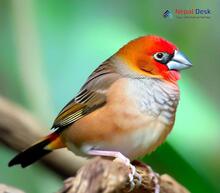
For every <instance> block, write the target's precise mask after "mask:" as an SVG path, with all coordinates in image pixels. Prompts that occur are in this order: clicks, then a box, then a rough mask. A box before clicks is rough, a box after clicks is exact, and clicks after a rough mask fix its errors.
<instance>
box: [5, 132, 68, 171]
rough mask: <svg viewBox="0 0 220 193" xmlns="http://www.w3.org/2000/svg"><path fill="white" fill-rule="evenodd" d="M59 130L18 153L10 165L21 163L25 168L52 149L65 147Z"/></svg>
mask: <svg viewBox="0 0 220 193" xmlns="http://www.w3.org/2000/svg"><path fill="white" fill-rule="evenodd" d="M57 131H59V130H57ZM57 131H55V132H54V133H52V134H50V135H48V136H47V137H45V138H44V139H42V140H40V141H39V142H37V143H35V144H33V145H32V146H31V147H29V148H27V149H26V150H24V151H23V152H21V153H19V154H18V155H16V156H15V157H14V158H13V159H12V160H11V161H10V162H9V163H8V166H9V167H11V166H14V165H17V164H20V165H21V167H23V168H25V167H27V166H29V165H31V164H32V163H34V162H35V161H37V160H38V159H40V158H42V157H43V156H45V155H47V154H48V153H50V152H51V151H52V150H54V149H58V148H63V147H65V145H64V144H63V143H62V141H61V139H60V132H57Z"/></svg>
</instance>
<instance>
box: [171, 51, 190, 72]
mask: <svg viewBox="0 0 220 193" xmlns="http://www.w3.org/2000/svg"><path fill="white" fill-rule="evenodd" d="M191 66H192V64H191V62H190V61H189V60H188V59H187V57H186V56H185V55H184V54H183V53H181V52H180V51H177V50H175V52H174V55H173V58H172V59H171V60H170V61H169V62H168V63H167V67H168V68H169V70H177V71H180V70H183V69H187V68H190V67H191Z"/></svg>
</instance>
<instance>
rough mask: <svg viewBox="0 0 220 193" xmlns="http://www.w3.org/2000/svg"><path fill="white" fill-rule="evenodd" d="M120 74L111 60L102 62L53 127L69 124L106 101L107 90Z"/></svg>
mask: <svg viewBox="0 0 220 193" xmlns="http://www.w3.org/2000/svg"><path fill="white" fill-rule="evenodd" d="M118 78H120V75H119V74H118V73H116V72H115V70H114V68H113V67H112V66H111V63H110V62H109V61H106V62H104V63H103V64H101V65H100V66H99V67H98V68H97V69H96V70H95V71H94V72H93V73H92V74H91V75H90V76H89V78H88V80H87V81H86V83H85V84H84V85H83V87H82V88H81V90H80V92H79V93H78V95H77V96H76V97H75V98H73V99H72V100H71V101H70V102H69V103H68V104H67V105H66V106H65V107H64V108H63V109H62V111H61V112H60V113H59V115H58V116H57V118H56V119H55V121H54V123H53V126H52V128H60V127H65V126H68V125H70V124H72V123H74V122H75V121H77V120H79V119H80V118H82V117H84V116H85V115H87V114H89V113H91V112H93V111H94V110H96V109H98V108H100V107H102V106H103V105H104V104H105V103H106V91H107V90H108V88H109V87H110V86H111V84H112V83H113V82H115V81H116V80H117V79H118Z"/></svg>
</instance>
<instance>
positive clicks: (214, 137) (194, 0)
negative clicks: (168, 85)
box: [0, 0, 220, 193]
mask: <svg viewBox="0 0 220 193" xmlns="http://www.w3.org/2000/svg"><path fill="white" fill-rule="evenodd" d="M192 8H203V9H206V8H209V9H210V10H211V13H212V14H211V18H210V19H195V18H194V19H177V18H175V17H174V18H172V19H167V18H163V16H162V14H163V12H164V11H165V10H167V9H168V10H170V11H175V9H192ZM219 10H220V1H217V0H212V1H207V0H191V1H189V0H185V1H178V0H176V1H173V0H166V1H164V0H148V1H147V0H137V1H133V0H111V1H103V0H91V1H89V0H85V1H80V0H65V1H61V0H0V94H1V95H2V96H4V97H7V98H8V99H10V100H12V101H14V102H16V103H18V104H20V105H22V106H23V107H25V108H26V109H28V110H29V111H30V112H32V113H33V114H34V115H35V116H36V117H37V118H38V119H39V120H40V121H41V122H42V123H44V124H45V125H48V128H49V127H50V126H51V123H52V122H53V118H54V117H55V116H56V114H57V113H58V112H59V110H60V109H61V108H62V107H63V106H64V105H65V104H66V103H67V102H68V101H69V100H70V99H71V98H72V97H73V96H74V95H75V94H76V92H77V91H78V90H79V88H80V87H81V86H82V84H83V82H84V81H85V80H86V78H87V76H88V75H89V74H90V73H91V71H92V70H93V69H95V68H96V67H97V66H98V65H99V64H100V63H101V62H102V61H104V60H105V59H106V58H108V57H109V56H111V55H112V54H113V53H114V52H115V51H117V50H118V49H119V48H120V47H121V46H122V45H123V44H125V43H126V42H128V41H129V40H131V39H133V38H136V37H138V36H141V35H145V34H157V35H160V36H163V37H165V38H166V39H168V40H170V41H172V42H174V43H175V44H177V45H178V47H179V48H180V49H181V50H182V51H183V52H184V53H185V54H186V55H187V56H188V57H189V58H190V59H191V61H192V63H193V65H194V66H193V68H191V69H190V70H187V71H184V72H183V73H182V79H181V81H180V87H181V101H180V105H179V108H178V112H177V120H176V124H175V127H174V129H173V131H172V133H171V134H170V136H169V137H168V140H167V141H168V142H167V143H165V144H164V145H162V146H161V147H160V148H158V150H157V151H156V152H154V153H152V154H151V155H150V156H147V157H145V158H144V160H145V161H146V162H147V163H149V164H150V165H152V167H153V169H154V170H155V171H157V172H159V173H168V174H170V175H171V176H173V177H174V178H176V179H177V180H178V181H179V182H180V183H182V184H184V185H185V186H186V187H187V188H188V189H190V190H191V191H192V192H194V193H216V192H220V154H219V147H220V130H219V129H220V128H219V120H220V110H219V109H220V108H219V107H220V103H219V98H220V89H219V83H220V76H219V70H220V65H219V53H220V49H219V45H220V25H219V20H220V11H219ZM0 153H1V155H0V183H7V184H11V185H14V186H17V187H20V188H22V189H24V190H25V191H27V192H28V193H46V192H55V191H56V190H58V188H59V187H61V186H62V180H61V179H60V178H59V177H58V176H57V175H56V174H54V173H52V172H49V171H48V170H46V169H45V168H44V167H43V166H42V165H40V164H39V163H37V164H34V165H33V166H31V167H29V168H27V169H20V168H13V169H12V168H10V169H9V168H8V167H7V162H8V160H10V158H11V157H12V156H13V155H14V154H15V152H12V151H11V150H9V149H7V148H6V147H4V146H1V147H0Z"/></svg>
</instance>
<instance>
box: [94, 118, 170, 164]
mask: <svg viewBox="0 0 220 193" xmlns="http://www.w3.org/2000/svg"><path fill="white" fill-rule="evenodd" d="M169 131H170V127H168V126H166V125H164V124H163V123H161V122H160V121H158V120H155V121H153V122H151V123H150V124H148V125H146V127H143V128H136V129H135V130H133V131H131V132H128V133H123V134H121V135H120V134H119V135H115V136H114V137H113V138H112V139H111V141H102V142H98V143H95V144H93V148H95V149H101V150H109V151H119V152H121V153H122V154H123V155H125V156H126V157H128V158H129V159H131V160H133V159H135V158H137V157H142V156H144V155H146V154H148V153H150V152H152V151H153V150H154V149H156V147H158V146H159V145H160V144H161V143H162V142H163V141H164V140H165V138H166V136H167V135H168V133H169Z"/></svg>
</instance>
